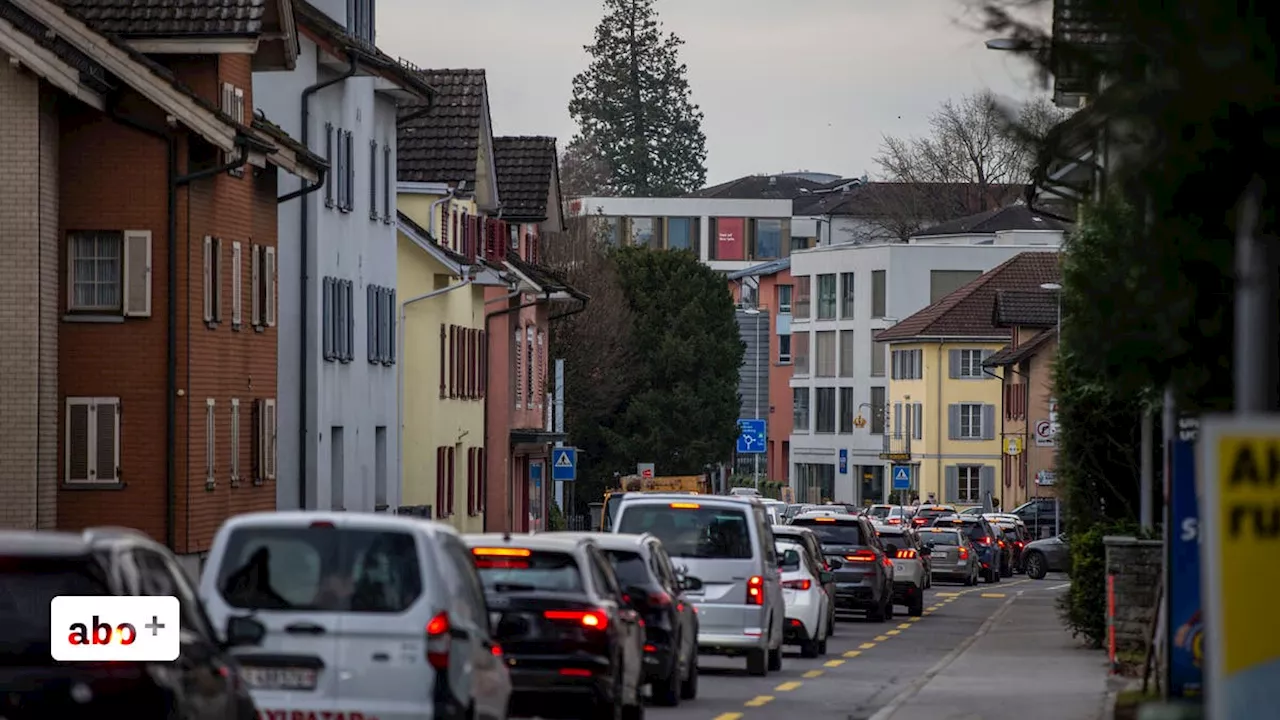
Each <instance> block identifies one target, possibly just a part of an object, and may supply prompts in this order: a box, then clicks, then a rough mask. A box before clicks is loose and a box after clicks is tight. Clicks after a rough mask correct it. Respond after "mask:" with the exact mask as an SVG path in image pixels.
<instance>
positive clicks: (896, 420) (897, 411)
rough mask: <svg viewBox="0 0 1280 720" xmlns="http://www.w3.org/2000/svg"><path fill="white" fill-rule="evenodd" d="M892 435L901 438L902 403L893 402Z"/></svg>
mask: <svg viewBox="0 0 1280 720" xmlns="http://www.w3.org/2000/svg"><path fill="white" fill-rule="evenodd" d="M893 436H894V437H895V438H899V439H901V438H902V403H894V404H893Z"/></svg>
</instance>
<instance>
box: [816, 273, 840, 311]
mask: <svg viewBox="0 0 1280 720" xmlns="http://www.w3.org/2000/svg"><path fill="white" fill-rule="evenodd" d="M818 319H819V320H835V319H836V276H835V275H819V276H818Z"/></svg>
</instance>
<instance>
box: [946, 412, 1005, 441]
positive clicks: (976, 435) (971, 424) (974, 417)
mask: <svg viewBox="0 0 1280 720" xmlns="http://www.w3.org/2000/svg"><path fill="white" fill-rule="evenodd" d="M947 414H948V418H947V421H948V422H947V424H948V433H947V434H948V436H949V438H950V439H951V440H994V439H995V406H994V405H983V404H981V403H955V404H952V405H949V406H948V407H947Z"/></svg>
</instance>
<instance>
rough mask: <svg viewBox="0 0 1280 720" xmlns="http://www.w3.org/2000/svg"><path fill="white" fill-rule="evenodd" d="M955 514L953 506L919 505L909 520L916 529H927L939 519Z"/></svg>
mask: <svg viewBox="0 0 1280 720" xmlns="http://www.w3.org/2000/svg"><path fill="white" fill-rule="evenodd" d="M955 514H956V508H955V506H954V505H921V506H920V508H919V509H918V510H916V514H915V515H914V516H913V517H912V518H911V522H912V523H913V524H914V525H915V526H916V527H928V526H929V525H932V524H933V521H934V520H936V519H938V518H940V517H949V516H951V515H955Z"/></svg>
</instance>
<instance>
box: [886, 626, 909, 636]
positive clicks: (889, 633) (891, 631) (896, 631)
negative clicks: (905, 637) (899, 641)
mask: <svg viewBox="0 0 1280 720" xmlns="http://www.w3.org/2000/svg"><path fill="white" fill-rule="evenodd" d="M903 627H911V626H910V625H903ZM884 634H885V635H901V634H902V631H901V630H886V631H885V633H884Z"/></svg>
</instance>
